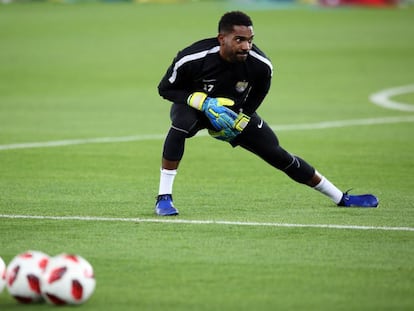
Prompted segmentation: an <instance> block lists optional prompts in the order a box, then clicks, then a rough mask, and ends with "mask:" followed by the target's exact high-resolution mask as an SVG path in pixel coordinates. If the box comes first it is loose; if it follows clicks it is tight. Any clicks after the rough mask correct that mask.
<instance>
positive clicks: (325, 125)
mask: <svg viewBox="0 0 414 311" xmlns="http://www.w3.org/2000/svg"><path fill="white" fill-rule="evenodd" d="M405 122H414V116H403V117H384V118H371V119H356V120H340V121H325V122H317V123H303V124H291V125H272V126H271V128H272V129H273V130H275V131H278V132H280V131H297V130H301V131H302V130H316V129H329V128H335V127H337V128H339V127H349V126H365V125H377V124H391V123H405ZM165 135H166V134H153V135H151V134H148V135H133V136H121V137H98V138H86V139H68V140H56V141H44V142H27V143H16V144H7V145H0V151H1V150H13V149H30V148H50V147H62V146H70V145H82V144H103V143H118V142H131V141H143V140H157V139H164V138H165ZM207 135H208V134H207V132H206V131H201V132H200V133H199V134H197V136H207Z"/></svg>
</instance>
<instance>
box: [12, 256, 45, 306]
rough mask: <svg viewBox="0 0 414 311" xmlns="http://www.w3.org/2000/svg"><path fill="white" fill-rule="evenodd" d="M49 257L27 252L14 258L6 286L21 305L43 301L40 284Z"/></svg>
mask: <svg viewBox="0 0 414 311" xmlns="http://www.w3.org/2000/svg"><path fill="white" fill-rule="evenodd" d="M48 261H49V256H48V255H47V254H45V253H43V252H40V251H27V252H25V253H21V254H19V255H17V256H16V257H14V258H13V259H12V261H10V263H9V265H8V266H7V270H6V286H7V290H8V291H9V293H10V295H11V296H13V297H14V298H15V299H16V300H17V301H19V302H21V303H32V302H38V301H41V300H42V295H41V290H40V283H41V278H42V274H43V272H44V271H45V268H46V266H47V264H48Z"/></svg>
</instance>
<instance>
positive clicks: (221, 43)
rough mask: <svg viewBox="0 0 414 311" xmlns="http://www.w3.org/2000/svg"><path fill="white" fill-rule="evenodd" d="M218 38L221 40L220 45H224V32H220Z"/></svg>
mask: <svg viewBox="0 0 414 311" xmlns="http://www.w3.org/2000/svg"><path fill="white" fill-rule="evenodd" d="M217 39H218V41H219V43H220V46H221V45H224V34H222V33H219V34H218V35H217Z"/></svg>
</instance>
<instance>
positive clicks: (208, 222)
mask: <svg viewBox="0 0 414 311" xmlns="http://www.w3.org/2000/svg"><path fill="white" fill-rule="evenodd" d="M0 218H6V219H30V220H56V221H101V222H133V223H167V224H187V225H227V226H251V227H284V228H318V229H346V230H380V231H411V232H414V228H413V227H387V226H360V225H333V224H289V223H277V222H250V221H247V222H244V221H227V220H189V219H180V218H118V217H95V216H41V215H7V214H0Z"/></svg>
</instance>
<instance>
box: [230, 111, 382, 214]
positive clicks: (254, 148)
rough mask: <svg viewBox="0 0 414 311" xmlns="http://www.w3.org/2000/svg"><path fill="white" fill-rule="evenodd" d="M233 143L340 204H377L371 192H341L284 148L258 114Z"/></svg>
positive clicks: (370, 205) (368, 205) (371, 205)
mask: <svg viewBox="0 0 414 311" xmlns="http://www.w3.org/2000/svg"><path fill="white" fill-rule="evenodd" d="M233 145H240V146H241V147H242V148H244V149H247V150H249V151H251V152H253V153H254V154H256V155H258V156H259V157H261V158H262V159H263V160H265V161H266V162H267V163H269V164H270V165H272V166H273V167H275V168H277V169H279V170H281V171H283V172H285V173H286V174H287V175H288V176H289V177H290V178H291V179H293V180H295V181H296V182H299V183H302V184H305V185H308V186H310V187H312V188H314V189H315V190H317V191H319V192H321V193H322V194H324V195H326V196H328V197H329V198H330V199H332V201H334V202H335V203H336V204H338V205H340V206H361V207H376V206H377V205H378V200H377V198H375V197H374V196H372V195H362V196H350V195H348V194H344V193H343V192H342V191H341V190H339V189H338V188H337V187H336V186H335V185H334V184H332V183H331V182H330V181H329V180H328V179H327V178H326V177H324V176H323V175H321V174H320V173H319V172H317V171H316V170H315V168H313V167H312V166H311V165H310V164H309V163H307V162H306V161H305V160H303V159H301V158H300V157H298V156H296V155H293V154H291V153H289V152H287V151H286V150H285V149H283V148H282V147H281V146H280V144H279V140H278V138H277V136H276V134H275V133H274V132H273V130H272V129H271V128H270V127H269V126H268V125H267V123H266V122H264V121H263V120H262V119H261V118H260V117H259V116H258V115H257V114H254V115H253V116H252V118H251V121H250V122H249V125H248V126H247V127H246V129H245V130H244V131H243V133H242V134H241V135H240V136H239V137H237V138H236V140H235V141H234V143H233ZM345 200H348V201H345ZM344 201H345V202H344Z"/></svg>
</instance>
